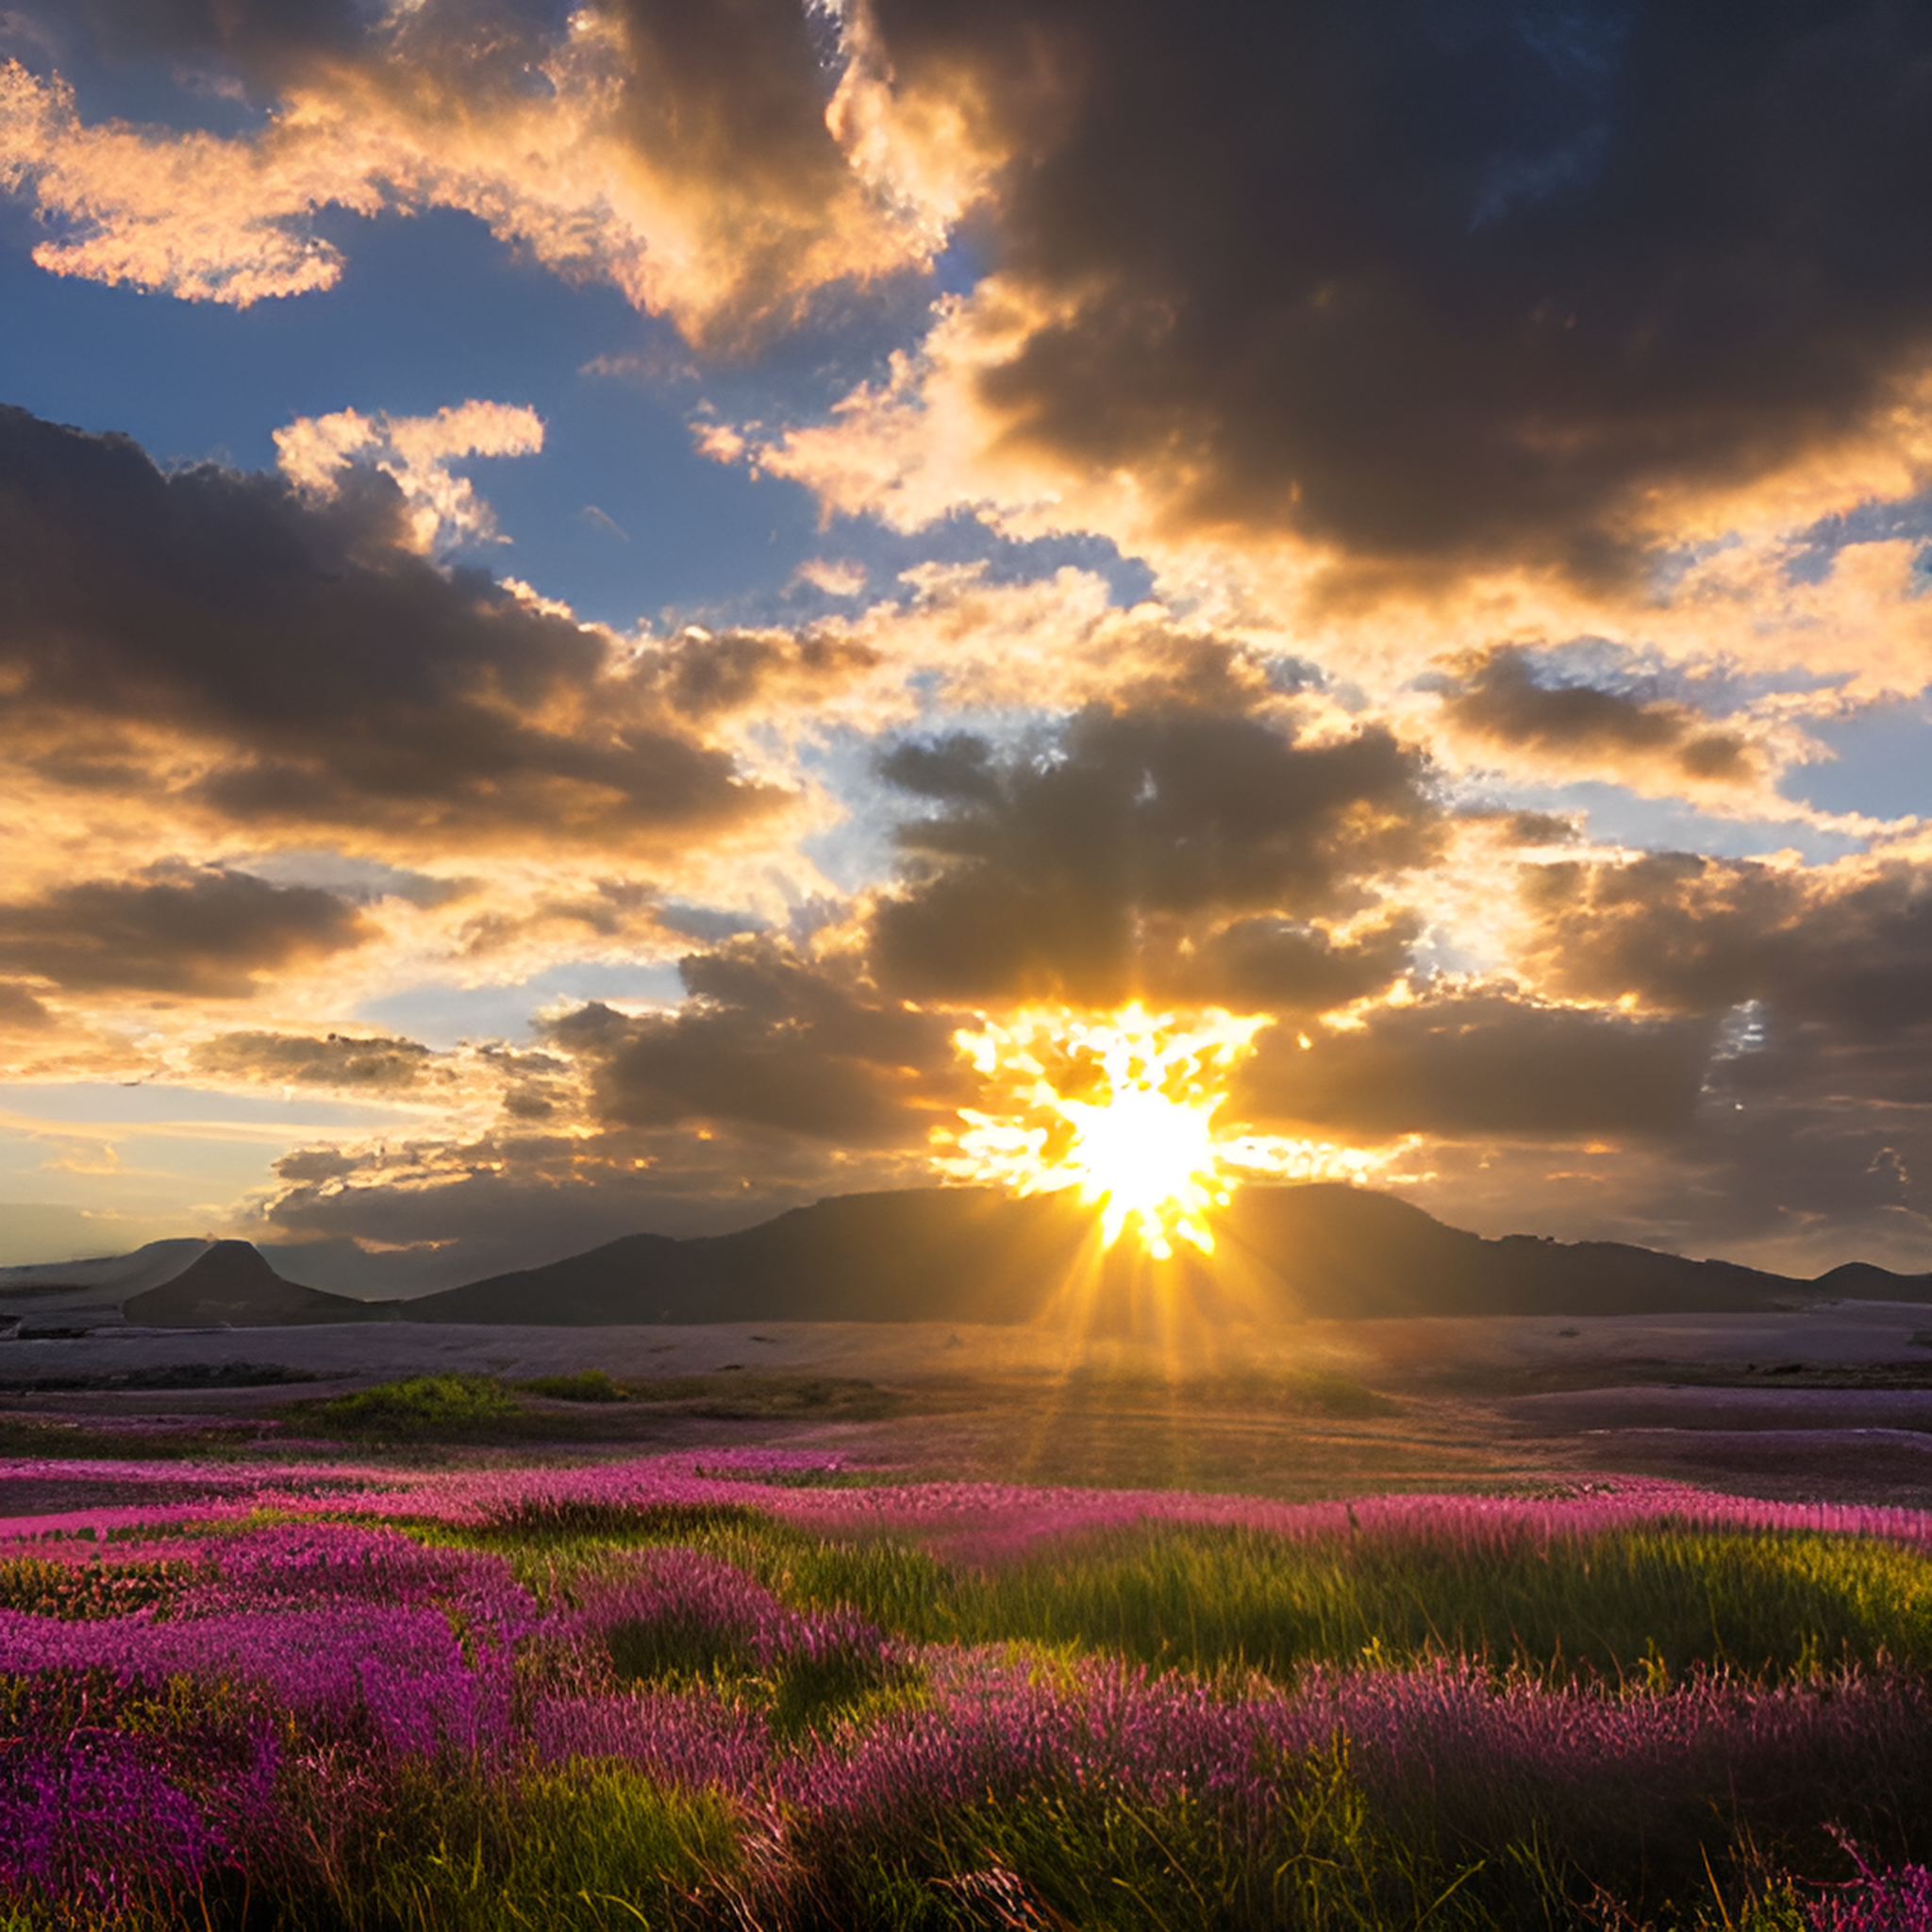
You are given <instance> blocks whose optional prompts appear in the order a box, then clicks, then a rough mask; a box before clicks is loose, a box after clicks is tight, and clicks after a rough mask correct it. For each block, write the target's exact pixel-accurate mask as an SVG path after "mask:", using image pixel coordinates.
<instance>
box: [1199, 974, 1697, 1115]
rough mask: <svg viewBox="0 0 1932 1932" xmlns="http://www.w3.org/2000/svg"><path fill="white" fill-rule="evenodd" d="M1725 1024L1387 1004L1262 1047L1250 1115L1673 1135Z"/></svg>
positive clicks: (1243, 1096)
mask: <svg viewBox="0 0 1932 1932" xmlns="http://www.w3.org/2000/svg"><path fill="white" fill-rule="evenodd" d="M1714 1033H1715V1028H1714V1026H1713V1025H1712V1024H1710V1023H1709V1022H1707V1021H1702V1020H1688V1019H1685V1020H1657V1019H1632V1018H1630V1017H1628V1016H1626V1015H1624V1014H1621V1013H1601V1012H1584V1011H1576V1010H1572V1009H1568V1008H1548V1007H1540V1006H1536V1005H1534V1004H1532V1003H1530V1002H1528V1001H1524V1000H1521V999H1518V998H1515V997H1512V996H1511V995H1509V994H1507V993H1504V992H1481V993H1447V994H1443V995H1439V996H1425V997H1424V998H1423V999H1421V1000H1419V1001H1417V1002H1416V1003H1415V1004H1413V1005H1409V1006H1399V1007H1384V1008H1378V1009H1376V1010H1374V1011H1373V1012H1371V1013H1369V1014H1367V1015H1366V1016H1365V1018H1364V1024H1361V1025H1359V1026H1357V1027H1351V1028H1349V1029H1347V1030H1345V1031H1338V1032H1331V1031H1328V1030H1326V1029H1319V1030H1317V1031H1316V1032H1315V1033H1314V1034H1312V1035H1307V1036H1304V1037H1305V1038H1307V1039H1308V1040H1309V1044H1308V1045H1307V1047H1306V1048H1304V1047H1302V1046H1301V1045H1300V1043H1299V1042H1298V1041H1297V1040H1296V1038H1295V1036H1294V1035H1293V1034H1291V1033H1289V1032H1287V1031H1286V1030H1285V1029H1282V1028H1278V1027H1277V1028H1274V1029H1271V1031H1269V1032H1268V1033H1266V1034H1264V1035H1263V1036H1262V1037H1261V1039H1260V1041H1258V1042H1257V1053H1256V1056H1255V1058H1254V1059H1253V1060H1252V1061H1251V1062H1250V1063H1249V1065H1248V1066H1247V1067H1246V1068H1245V1069H1244V1070H1243V1072H1242V1074H1241V1082H1240V1085H1239V1087H1238V1089H1237V1091H1236V1095H1235V1099H1236V1104H1237V1107H1238V1108H1239V1109H1240V1110H1241V1111H1242V1112H1243V1113H1249V1112H1252V1113H1254V1114H1256V1115H1257V1116H1258V1117H1260V1118H1263V1119H1269V1120H1279V1121H1291V1122H1300V1123H1306V1124H1308V1125H1310V1126H1313V1127H1317V1128H1320V1129H1322V1130H1323V1131H1324V1132H1328V1133H1335V1134H1340V1135H1342V1136H1344V1137H1357V1138H1367V1139H1371V1140H1381V1139H1385V1138H1387V1137H1389V1136H1391V1135H1397V1134H1426V1135H1432V1136H1433V1135H1441V1136H1446V1137H1449V1138H1451V1139H1456V1138H1461V1137H1467V1136H1471V1135H1503V1136H1523V1137H1525V1138H1527V1137H1532V1136H1539V1135H1558V1136H1561V1135H1574V1134H1601V1133H1637V1134H1661V1133H1669V1132H1679V1131H1682V1130H1684V1129H1687V1128H1689V1127H1690V1126H1691V1123H1692V1121H1693V1119H1694V1117H1695V1115H1696V1112H1697V1108H1698V1105H1699V1097H1700V1092H1701V1089H1702V1086H1703V1082H1704V1077H1705V1070H1706V1068H1707V1064H1708V1062H1709V1058H1710V1051H1711V1045H1712V1041H1713V1037H1714Z"/></svg>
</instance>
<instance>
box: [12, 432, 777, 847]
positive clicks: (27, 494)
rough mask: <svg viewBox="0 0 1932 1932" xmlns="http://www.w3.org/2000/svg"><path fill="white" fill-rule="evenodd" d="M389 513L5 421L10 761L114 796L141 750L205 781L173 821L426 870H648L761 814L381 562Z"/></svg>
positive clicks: (548, 647)
mask: <svg viewBox="0 0 1932 1932" xmlns="http://www.w3.org/2000/svg"><path fill="white" fill-rule="evenodd" d="M400 508H401V499H400V497H399V496H398V494H397V493H396V491H395V490H394V489H393V486H392V485H391V484H390V482H389V480H388V479H387V478H386V477H382V476H380V475H357V476H352V478H351V480H350V481H349V482H348V483H346V484H345V485H344V487H343V489H342V491H341V494H340V496H339V497H338V498H336V499H335V500H333V501H330V502H325V503H313V502H308V501H305V500H304V499H302V498H300V497H298V496H297V495H296V494H295V493H294V492H293V491H291V489H290V488H289V487H287V486H286V485H284V484H283V483H281V482H280V481H278V480H276V479H274V478H271V477H267V476H263V475H238V474H236V473H234V472H231V471H226V470H220V469H215V468H211V467H208V468H200V469H193V470H187V471H181V472H177V473H175V474H174V475H162V474H161V472H159V471H158V470H157V469H156V468H155V467H154V465H153V464H152V463H151V462H149V461H148V459H147V458H146V457H145V456H144V455H142V452H141V450H140V449H139V448H137V447H136V446H135V445H134V444H133V443H132V442H130V441H126V440H125V438H120V437H95V436H86V435H82V434H81V433H79V432H78V431H75V430H72V429H65V428H61V427H58V426H57V425H52V424H47V423H42V422H39V421H37V420H36V419H35V418H33V417H32V416H29V415H27V414H26V413H25V411H22V410H18V409H5V410H0V677H6V678H8V679H9V680H10V681H11V694H10V697H9V703H8V715H7V718H6V720H5V722H4V723H0V734H4V736H5V739H6V740H7V741H8V751H9V755H10V756H11V757H12V758H13V759H14V760H15V761H16V762H17V763H19V764H23V765H25V766H26V767H28V768H30V769H33V770H35V771H38V772H39V773H40V774H42V775H43V776H45V777H48V778H50V779H52V780H54V781H56V782H57V783H61V784H66V785H73V786H80V787H87V788H90V789H95V790H104V789H105V790H120V789H127V788H129V787H131V786H132V785H134V784H138V783H139V782H140V779H141V775H142V766H143V763H144V761H145V760H146V759H147V758H149V757H151V756H154V755H155V752H154V741H155V738H156V734H158V733H159V734H163V735H165V736H167V737H168V738H169V739H170V740H180V741H187V746H188V751H189V754H190V755H191V756H193V755H196V754H199V755H201V756H202V757H204V758H205V759H206V767H205V769H204V771H203V773H202V774H201V775H200V776H198V777H197V778H196V779H194V780H193V781H192V783H191V784H190V785H188V786H187V787H186V788H185V789H178V790H177V791H176V794H175V795H176V796H178V797H180V798H182V799H184V800H186V801H188V802H192V803H198V804H200V805H202V806H204V807H206V808H211V809H212V810H213V811H215V812H217V813H220V814H222V815H225V816H227V817H231V818H236V819H242V820H244V821H246V822H247V823H248V824H250V825H251V826H277V827H288V828H298V827H302V828H307V827H313V828H316V829H318V830H322V831H331V832H332V831H336V830H338V829H346V830H350V831H363V832H371V833H375V834H377V835H386V836H389V837H392V838H399V839H402V840H404V841H417V840H420V839H423V838H425V837H426V838H433V839H434V840H435V841H436V844H437V849H438V850H439V851H442V852H447V851H450V850H456V849H462V848H465V847H469V846H475V845H480V846H492V845H494V846H505V845H508V846H531V845H539V844H541V846H543V847H545V848H552V849H554V848H555V847H556V846H558V845H559V844H586V843H588V844H592V845H596V846H599V847H604V848H607V849H610V850H613V851H622V850H625V849H626V848H633V849H635V848H637V847H639V846H641V845H642V846H653V845H658V846H661V845H662V844H664V843H666V842H667V841H671V840H674V839H678V840H681V839H683V838H686V837H689V836H691V835H694V834H697V833H701V832H702V831H704V830H705V829H707V828H710V827H717V826H720V825H723V824H728V823H730V822H733V821H736V820H741V819H743V818H745V817H746V816H747V815H749V814H751V813H754V812H756V811H757V810H758V809H759V808H762V807H766V806H769V805H770V804H772V803H773V802H774V800H775V799H776V797H777V796H778V794H777V793H775V792H773V791H767V790H763V789H761V788H758V787H755V786H750V785H745V784H741V783H739V782H738V781H737V780H736V779H735V778H734V775H733V771H732V767H731V763H730V761H729V759H728V758H725V757H724V756H723V755H722V754H720V753H718V752H715V751H712V750H710V749H708V748H707V747H705V746H704V745H703V744H701V743H700V742H698V741H696V740H695V739H694V738H693V737H692V736H691V734H690V732H689V731H688V729H687V728H686V727H685V726H684V725H683V724H681V723H680V721H678V720H677V719H676V718H675V717H674V716H672V715H671V714H670V713H668V712H667V711H666V710H665V709H664V708H663V706H662V705H661V703H660V702H659V701H658V700H656V699H655V698H653V697H651V696H650V695H649V693H648V692H646V691H642V690H641V688H640V687H639V686H638V685H635V684H633V683H630V682H627V681H626V680H625V679H624V678H623V677H621V676H615V675H607V667H606V663H605V647H604V644H603V643H602V641H600V640H599V639H598V638H597V637H595V636H592V635H590V634H588V633H586V632H584V631H582V630H580V629H578V627H577V626H576V625H574V624H572V623H569V622H567V621H564V620H562V619H559V618H557V617H554V616H550V615H546V614H543V613H541V612H539V611H536V610H533V609H530V608H526V607H525V606H524V605H522V604H520V603H519V602H518V601H517V600H516V599H515V598H513V597H512V596H511V595H510V594H509V593H508V592H507V591H503V590H501V589H500V588H499V587H497V586H496V585H495V584H493V583H492V582H491V580H490V579H488V578H487V577H484V576H482V575H478V574H475V573H466V572H461V571H458V572H456V573H455V574H453V575H445V574H444V573H442V572H440V571H439V570H437V569H436V568H435V567H434V566H433V565H431V564H430V563H429V562H427V561H426V560H425V559H424V558H419V557H416V556H413V555H411V554H409V553H408V552H407V551H405V550H403V549H401V548H399V547H398V539H399V537H400V534H401V523H400V514H399V513H400Z"/></svg>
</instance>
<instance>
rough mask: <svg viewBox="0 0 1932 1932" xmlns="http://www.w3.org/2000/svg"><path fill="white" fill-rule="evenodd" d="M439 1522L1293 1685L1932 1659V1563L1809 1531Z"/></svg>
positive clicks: (538, 1562) (1654, 1675) (963, 1630)
mask: <svg viewBox="0 0 1932 1932" xmlns="http://www.w3.org/2000/svg"><path fill="white" fill-rule="evenodd" d="M433 1534H436V1535H438V1536H439V1538H441V1537H447V1538H448V1539H449V1540H451V1541H471V1542H482V1543H484V1544H486V1545H487V1546H489V1547H492V1548H496V1549H501V1550H503V1551H505V1552H506V1553H507V1554H508V1556H509V1557H510V1558H511V1562H512V1566H513V1568H514V1569H515V1570H516V1572H517V1574H518V1575H519V1577H520V1579H521V1580H522V1581H524V1582H525V1583H528V1584H530V1585H531V1586H532V1587H533V1588H535V1589H536V1590H537V1591H539V1593H540V1595H544V1596H548V1595H551V1594H554V1593H555V1592H556V1591H559V1590H561V1591H565V1592H566V1593H568V1592H569V1591H570V1588H571V1579H572V1578H573V1577H574V1576H577V1575H581V1574H591V1573H594V1572H596V1571H598V1570H599V1569H601V1568H602V1567H603V1566H605V1565H606V1564H608V1561H609V1560H610V1559H611V1557H612V1556H613V1554H614V1553H616V1552H620V1551H622V1550H625V1549H627V1548H635V1547H640V1546H643V1545H646V1544H650V1543H655V1542H671V1541H675V1542H683V1543H689V1544H691V1545H692V1546H694V1547H698V1548H702V1549H706V1550H709V1551H711V1552H713V1553H714V1554H716V1555H718V1556H721V1557H724V1558H726V1559H727V1560H729V1561H731V1562H734V1563H737V1564H739V1565H740V1566H741V1568H743V1569H744V1570H746V1571H747V1572H748V1573H750V1574H752V1575H754V1576H756V1577H758V1580H759V1581H760V1582H762V1583H764V1584H765V1585H766V1586H767V1587H768V1588H769V1589H771V1590H772V1591H774V1592H775V1593H776V1594H777V1595H778V1596H779V1597H780V1598H782V1599H783V1600H785V1601H786V1602H788V1603H791V1604H793V1605H795V1606H797V1607H804V1608H811V1607H818V1608H833V1607H849V1608H851V1609H855V1610H857V1611H858V1613H859V1614H860V1615H862V1616H864V1617H866V1618H868V1619H870V1620H871V1621H872V1622H874V1623H875V1624H878V1625H879V1626H880V1627H881V1628H883V1629H885V1630H888V1631H891V1632H893V1633H894V1634H897V1635H899V1636H902V1637H906V1638H908V1639H910V1640H912V1641H920V1642H967V1643H993V1642H1009V1641H1023V1642H1037V1643H1044V1644H1048V1645H1068V1644H1071V1645H1074V1646H1076V1647H1079V1648H1084V1649H1088V1650H1092V1651H1101V1652H1114V1653H1118V1654H1120V1655H1123V1656H1125V1657H1131V1658H1133V1659H1135V1660H1137V1661H1139V1662H1142V1663H1146V1664H1149V1665H1152V1666H1155V1667H1157V1668H1178V1669H1187V1670H1191V1671H1198V1672H1203V1673H1208V1674H1219V1673H1222V1672H1227V1671H1234V1672H1241V1671H1260V1672H1263V1673H1265V1674H1269V1675H1271V1676H1274V1677H1276V1678H1279V1679H1282V1680H1284V1681H1287V1680H1291V1679H1292V1678H1293V1677H1294V1676H1295V1675H1296V1674H1297V1673H1298V1672H1299V1671H1300V1670H1302V1669H1303V1668H1305V1667H1306V1666H1307V1665H1308V1664H1310V1663H1318V1662H1319V1663H1329V1664H1358V1663H1361V1662H1364V1661H1372V1662H1374V1663H1378V1664H1383V1665H1400V1664H1405V1663H1411V1662H1414V1661H1417V1660H1419V1659H1423V1658H1427V1657H1442V1656H1455V1655H1470V1656H1474V1657H1481V1658H1484V1659H1486V1660H1488V1661H1489V1662H1490V1663H1491V1665H1492V1666H1493V1667H1494V1668H1496V1669H1497V1670H1499V1671H1500V1670H1504V1669H1509V1668H1516V1669H1522V1670H1527V1671H1528V1672H1530V1673H1531V1674H1534V1675H1536V1676H1538V1677H1541V1678H1544V1679H1557V1678H1564V1677H1569V1676H1573V1675H1576V1674H1585V1675H1592V1674H1593V1675H1598V1676H1602V1677H1606V1678H1609V1679H1613V1680H1622V1681H1634V1682H1641V1683H1645V1684H1650V1685H1657V1686H1661V1685H1663V1684H1667V1683H1669V1682H1671V1681H1674V1680H1675V1679H1678V1678H1681V1677H1682V1676H1684V1675H1685V1674H1688V1673H1690V1672H1691V1671H1692V1670H1694V1669H1695V1668H1697V1667H1698V1666H1700V1665H1703V1666H1709V1667H1713V1668H1717V1667H1722V1668H1727V1669H1729V1670H1731V1671H1733V1672H1734V1673H1736V1674H1740V1675H1742V1676H1746V1677H1754V1678H1765V1679H1768V1680H1788V1679H1791V1678H1795V1677H1803V1676H1807V1675H1811V1674H1817V1673H1819V1672H1822V1671H1828V1670H1835V1669H1839V1668H1841V1667H1844V1666H1846V1665H1852V1664H1856V1665H1858V1666H1860V1667H1863V1668H1871V1667H1874V1666H1876V1665H1879V1664H1881V1663H1888V1662H1889V1663H1891V1664H1896V1665H1900V1666H1903V1667H1904V1668H1906V1669H1908V1670H1914V1671H1921V1670H1927V1669H1932V1556H1927V1555H1926V1554H1925V1553H1924V1552H1921V1551H1917V1550H1912V1549H1907V1548H1904V1547H1902V1546H1899V1545H1896V1544H1891V1543H1885V1542H1880V1541H1868V1540H1862V1539H1857V1538H1851V1537H1832V1536H1824V1535H1814V1534H1809V1533H1800V1532H1790V1531H1782V1532H1744V1531H1733V1532H1722V1533H1721V1532H1716V1531H1703V1530H1691V1529H1683V1528H1676V1527H1673V1526H1671V1525H1670V1524H1657V1525H1652V1526H1647V1527H1643V1528H1635V1529H1618V1530H1611V1531H1607V1532H1604V1533H1602V1534H1600V1535H1596V1536H1591V1537H1582V1538H1574V1539H1571V1538H1557V1539H1552V1540H1551V1541H1549V1542H1547V1543H1544V1542H1541V1541H1537V1540H1535V1539H1533V1538H1522V1539H1518V1540H1516V1541H1511V1542H1502V1543H1491V1544H1477V1543H1469V1542H1461V1541H1454V1540H1451V1539H1448V1538H1430V1537H1426V1536H1420V1535H1403V1536H1389V1537H1377V1536H1368V1535H1362V1536H1349V1537H1335V1538H1327V1539H1320V1540H1311V1541H1292V1540H1290V1539H1287V1538H1283V1537H1277V1536H1274V1535H1272V1534H1269V1533H1267V1532H1264V1531H1258V1530H1247V1529H1239V1528H1218V1527H1211V1526H1202V1525H1197V1524H1142V1525H1139V1526H1135V1527H1132V1528H1127V1529H1119V1530H1110V1531H1105V1532H1098V1533H1094V1534H1091V1535H1085V1536H1081V1537H1077V1538H1071V1539H1068V1540H1066V1541H1060V1542H1057V1543H1054V1544H1052V1545H1050V1546H1048V1547H1046V1548H1043V1549H1039V1550H1036V1551H1035V1552H1033V1553H1032V1554H1030V1555H1028V1556H1027V1557H1024V1558H1022V1559H1021V1560H1019V1561H1016V1562H1013V1563H1011V1564H1008V1565H1005V1566H1000V1567H996V1568H991V1569H988V1570H974V1569H961V1568H955V1567H952V1566H949V1565H947V1564H945V1563H942V1562H941V1561H940V1560H938V1559H937V1558H936V1557H932V1556H930V1555H928V1554H927V1553H926V1552H924V1551H923V1550H921V1549H918V1548H915V1547H913V1546H912V1545H910V1544H908V1543H905V1542H902V1541H895V1540H892V1539H890V1538H877V1539H867V1540H861V1541H825V1540H823V1539H820V1538H817V1537H814V1536H811V1535H809V1534H808V1533H807V1532H805V1531H803V1530H798V1529H794V1528H791V1527H789V1526H787V1525H785V1524H780V1523H778V1522H776V1521H774V1519H772V1518H770V1517H766V1516H762V1515H760V1514H759V1513H758V1512H757V1511H755V1510H751V1509H746V1508H742V1507H729V1508H724V1509H717V1510H702V1511H675V1510H672V1511H667V1510H661V1509H658V1510H633V1511H626V1510H624V1509H604V1510H601V1511H594V1510H581V1509H580V1510H576V1511H569V1510H565V1511H558V1512H555V1513H554V1514H553V1515H549V1516H542V1517H533V1518H532V1519H530V1520H528V1521H526V1522H525V1521H515V1522H508V1523H506V1524H500V1525H498V1526H496V1527H494V1528H491V1529H487V1530H484V1531H481V1532H478V1531H475V1530H454V1531H441V1532H434V1533H433Z"/></svg>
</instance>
